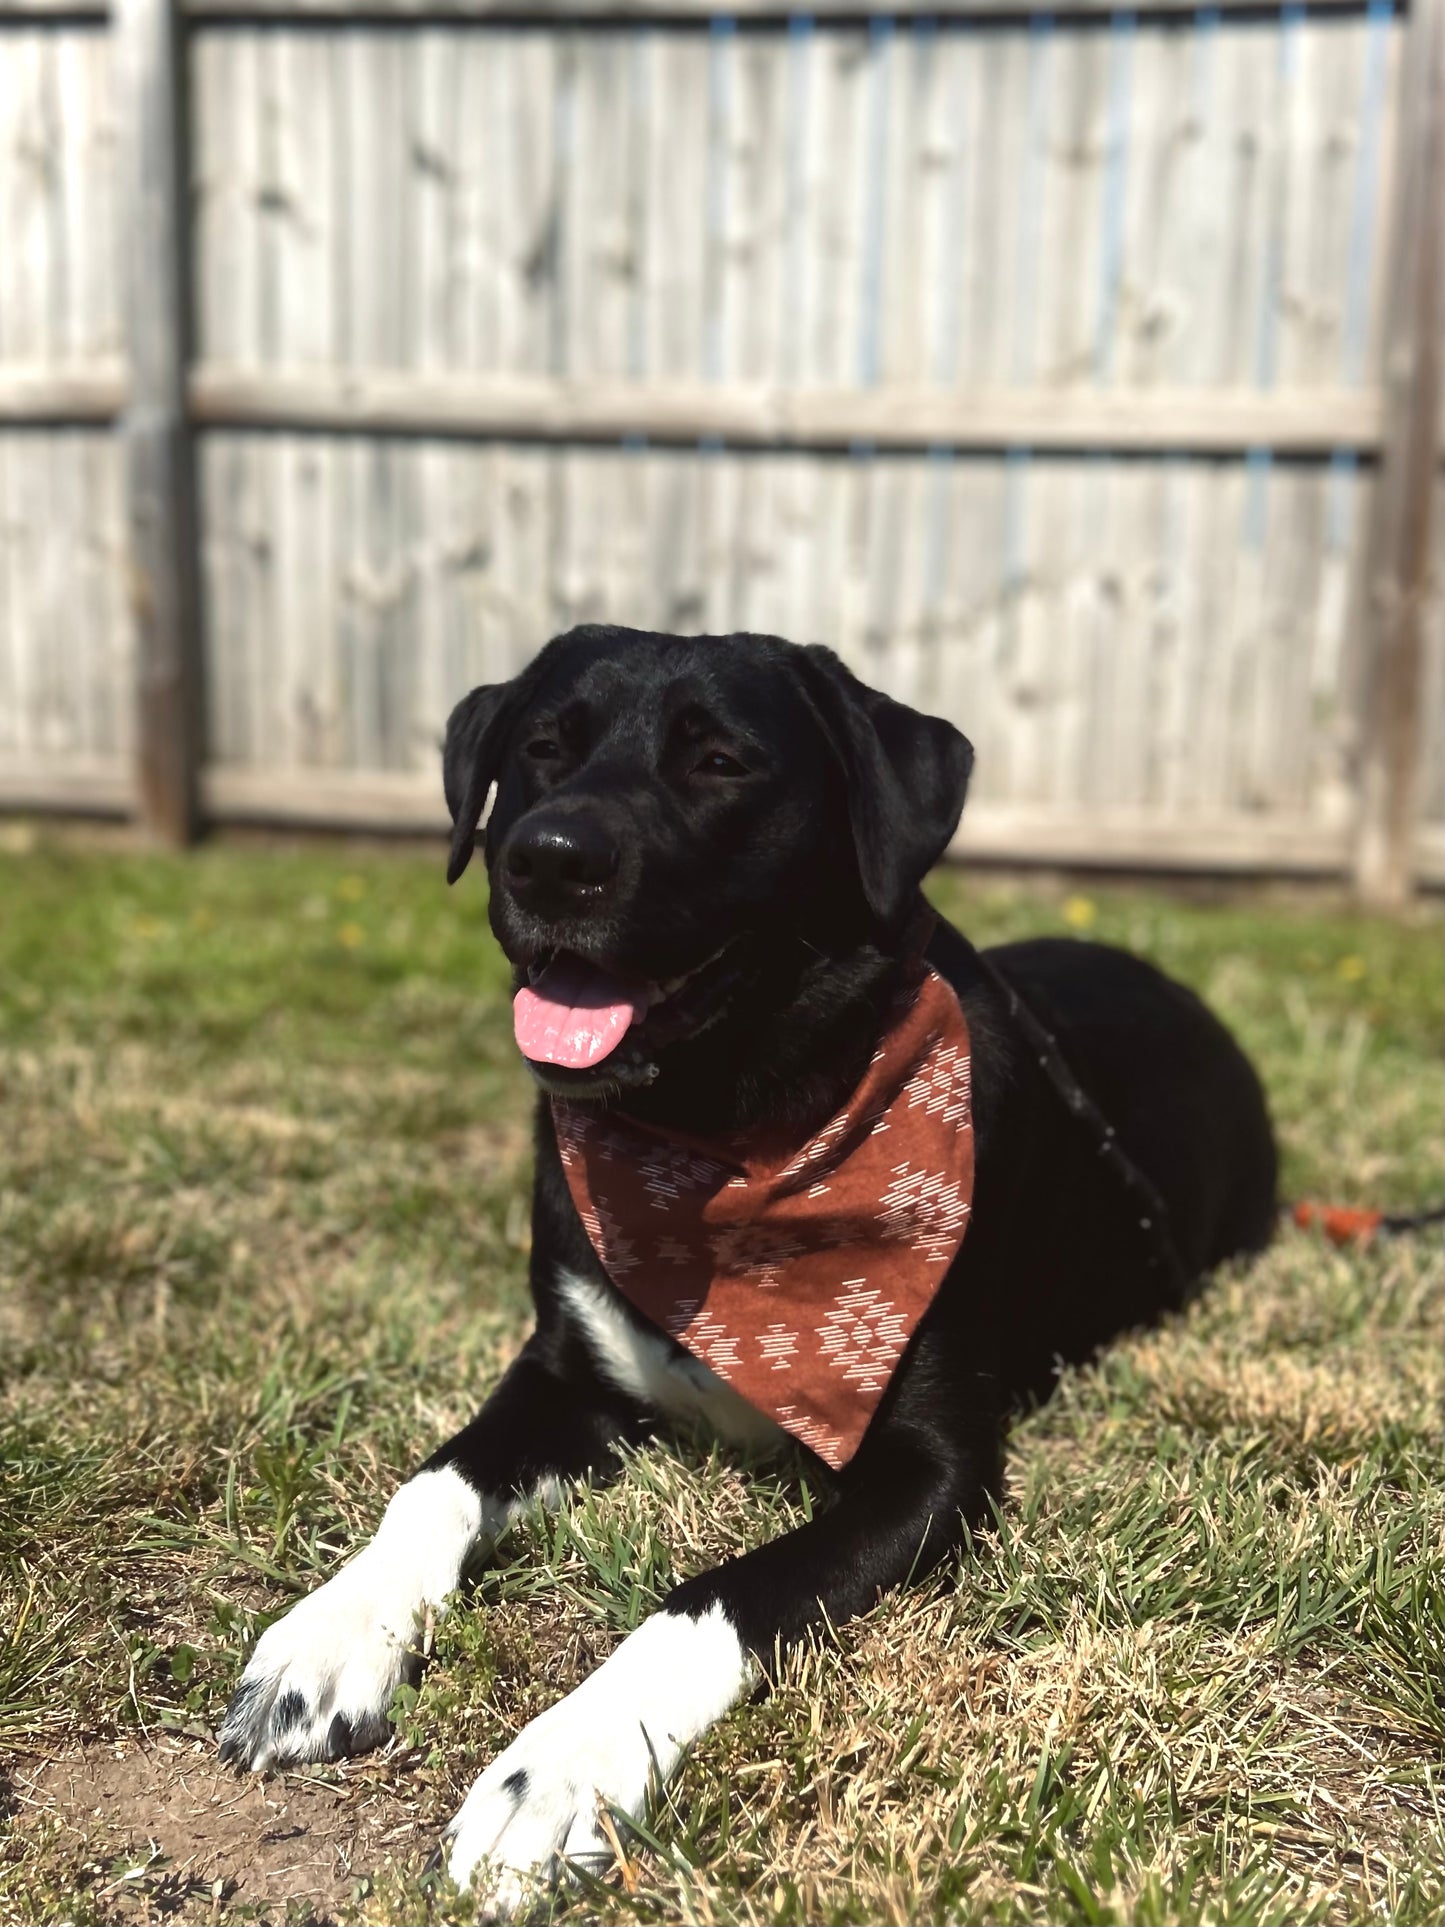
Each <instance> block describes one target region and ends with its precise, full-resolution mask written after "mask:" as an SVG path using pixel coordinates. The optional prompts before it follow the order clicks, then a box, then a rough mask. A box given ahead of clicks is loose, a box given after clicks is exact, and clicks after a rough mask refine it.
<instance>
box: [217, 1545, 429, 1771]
mask: <svg viewBox="0 0 1445 1927" xmlns="http://www.w3.org/2000/svg"><path fill="white" fill-rule="evenodd" d="M388 1577H389V1576H388V1575H387V1574H385V1573H384V1572H382V1571H380V1570H379V1567H378V1561H377V1557H376V1548H375V1547H374V1546H368V1547H367V1548H366V1550H365V1551H364V1552H361V1553H358V1554H357V1556H356V1558H355V1559H353V1560H352V1561H351V1564H350V1565H348V1566H344V1567H343V1568H342V1570H341V1571H340V1572H339V1573H337V1575H336V1577H335V1578H334V1579H329V1580H328V1581H327V1582H326V1584H325V1585H324V1586H322V1587H321V1589H320V1590H319V1591H318V1592H313V1593H311V1594H310V1595H309V1596H308V1597H307V1598H305V1599H303V1600H302V1601H301V1602H300V1604H299V1605H296V1606H294V1607H293V1608H292V1609H291V1611H290V1612H289V1613H287V1615H286V1617H285V1618H284V1619H278V1620H277V1621H276V1623H275V1625H274V1626H268V1627H267V1629H266V1631H265V1632H264V1633H262V1635H261V1637H260V1639H259V1640H258V1641H257V1642H256V1650H255V1652H253V1653H252V1655H251V1658H250V1661H249V1663H248V1664H247V1667H246V1670H245V1672H244V1673H243V1674H242V1675H241V1683H240V1685H239V1686H238V1687H237V1688H236V1691H235V1694H234V1696H233V1698H232V1700H231V1704H230V1705H229V1706H228V1707H227V1709H226V1718H225V1721H224V1723H223V1724H222V1727H221V1758H222V1759H223V1760H227V1761H234V1762H235V1764H236V1765H237V1766H242V1767H252V1768H255V1769H257V1770H258V1771H259V1770H260V1769H261V1768H262V1767H268V1766H282V1765H285V1764H287V1763H288V1762H293V1761H301V1760H339V1759H342V1758H344V1757H345V1756H346V1755H347V1754H349V1753H362V1752H365V1750H366V1749H367V1748H368V1747H371V1746H375V1745H377V1743H378V1742H379V1741H380V1740H382V1739H384V1738H385V1737H386V1731H387V1708H388V1707H389V1706H390V1705H391V1696H392V1694H393V1693H394V1692H395V1691H396V1688H397V1686H398V1685H399V1683H400V1682H401V1681H402V1679H403V1678H405V1677H406V1676H407V1675H408V1673H409V1672H414V1671H415V1670H416V1667H417V1664H418V1661H417V1658H416V1656H415V1650H416V1649H415V1640H416V1634H417V1600H416V1595H415V1591H414V1589H413V1588H412V1587H410V1586H398V1585H396V1584H395V1583H388Z"/></svg>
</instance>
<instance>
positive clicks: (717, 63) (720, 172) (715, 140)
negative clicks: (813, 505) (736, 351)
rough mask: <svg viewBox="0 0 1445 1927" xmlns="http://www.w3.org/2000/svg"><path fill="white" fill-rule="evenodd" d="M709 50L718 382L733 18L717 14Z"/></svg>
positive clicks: (712, 361)
mask: <svg viewBox="0 0 1445 1927" xmlns="http://www.w3.org/2000/svg"><path fill="white" fill-rule="evenodd" d="M708 26H709V30H710V33H711V42H712V44H711V46H710V47H709V49H708V66H707V95H708V119H709V122H710V126H709V128H708V146H707V189H706V194H707V206H706V209H705V210H704V228H703V232H704V233H705V234H706V236H707V246H708V254H709V258H710V259H711V261H712V262H713V263H714V264H715V265H714V273H713V275H712V276H708V275H704V277H703V299H704V301H706V300H707V299H708V297H709V295H712V296H713V300H712V303H711V306H710V307H709V308H708V311H707V313H706V314H705V315H704V316H703V374H704V375H705V377H706V378H707V380H709V381H720V380H721V379H722V373H723V340H724V333H723V324H724V320H725V310H726V306H727V217H728V189H727V165H728V119H729V113H730V109H731V106H732V100H731V93H732V88H731V80H732V58H731V56H732V43H733V36H734V34H735V32H736V30H737V22H736V21H735V20H734V19H733V18H732V17H731V15H729V14H716V15H714V16H713V18H712V19H711V20H710V21H709V22H708Z"/></svg>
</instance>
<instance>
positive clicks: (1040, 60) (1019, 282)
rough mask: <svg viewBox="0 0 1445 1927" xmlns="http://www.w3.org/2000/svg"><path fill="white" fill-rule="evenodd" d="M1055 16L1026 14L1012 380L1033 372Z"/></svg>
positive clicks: (1021, 379) (1023, 378)
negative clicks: (1026, 87) (1024, 112)
mask: <svg viewBox="0 0 1445 1927" xmlns="http://www.w3.org/2000/svg"><path fill="white" fill-rule="evenodd" d="M1053 33H1054V21H1053V15H1052V14H1047V13H1036V14H1033V15H1031V16H1030V18H1029V105H1028V123H1027V126H1026V127H1025V129H1024V143H1025V145H1024V169H1023V181H1022V184H1021V187H1020V192H1019V224H1018V234H1017V247H1016V250H1015V253H1014V316H1015V326H1014V338H1013V370H1012V372H1013V378H1014V380H1015V381H1024V380H1026V379H1027V377H1028V376H1029V375H1031V374H1032V373H1033V372H1034V367H1033V363H1034V353H1033V350H1034V345H1035V338H1036V337H1035V331H1034V303H1035V297H1036V296H1037V293H1038V279H1039V273H1038V269H1039V222H1040V218H1041V213H1042V201H1043V196H1042V193H1041V192H1040V178H1039V176H1040V170H1041V164H1042V161H1043V155H1044V142H1045V137H1046V132H1047V128H1048V116H1047V114H1046V113H1045V107H1044V103H1045V101H1046V100H1047V98H1048V79H1049V51H1050V48H1051V46H1052V44H1053Z"/></svg>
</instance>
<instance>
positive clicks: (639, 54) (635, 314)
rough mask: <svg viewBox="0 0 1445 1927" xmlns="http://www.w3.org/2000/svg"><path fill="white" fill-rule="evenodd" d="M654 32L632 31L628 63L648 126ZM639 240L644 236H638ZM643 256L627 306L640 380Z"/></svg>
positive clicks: (643, 363)
mask: <svg viewBox="0 0 1445 1927" xmlns="http://www.w3.org/2000/svg"><path fill="white" fill-rule="evenodd" d="M651 45H652V36H651V35H649V34H647V33H645V32H637V33H634V34H633V35H632V45H631V48H630V55H631V58H630V59H629V61H628V67H627V87H628V95H629V100H628V105H629V107H630V109H631V118H632V122H633V125H634V126H638V127H646V126H647V124H648V122H649V120H650V119H651V113H652V61H651V59H650V57H649V56H650V52H651ZM635 239H636V240H638V241H639V242H640V240H641V236H640V235H638V236H636V237H635ZM642 269H643V264H642V261H641V259H640V258H639V259H637V260H636V261H634V263H633V273H632V292H631V295H630V297H629V300H628V308H627V372H628V374H629V375H630V376H631V377H632V378H633V380H639V379H641V377H642V376H643V375H645V374H646V372H647V287H646V276H645V275H644V273H643V271H642Z"/></svg>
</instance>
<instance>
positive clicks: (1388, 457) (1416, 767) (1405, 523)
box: [1355, 0, 1445, 906]
mask: <svg viewBox="0 0 1445 1927" xmlns="http://www.w3.org/2000/svg"><path fill="white" fill-rule="evenodd" d="M1409 37H1410V38H1409V59H1408V63H1407V75H1408V77H1407V84H1406V93H1405V104H1404V112H1403V115H1402V118H1401V128H1400V140H1401V149H1402V156H1403V160H1402V168H1401V175H1402V178H1401V182H1400V194H1399V202H1398V218H1397V222H1396V228H1395V235H1394V248H1393V261H1394V266H1393V274H1394V289H1393V292H1394V300H1393V303H1392V308H1391V326H1390V331H1389V337H1388V341H1387V346H1386V358H1385V383H1386V397H1387V402H1386V441H1385V453H1384V458H1383V461H1382V464H1381V473H1380V480H1379V483H1378V486H1377V490H1376V513H1377V520H1376V524H1375V528H1374V532H1373V539H1372V544H1371V549H1370V554H1369V560H1368V564H1367V566H1368V569H1369V576H1368V609H1369V617H1370V633H1371V648H1370V653H1369V656H1368V659H1367V671H1366V682H1365V690H1364V703H1363V710H1362V724H1363V728H1362V758H1361V789H1360V818H1359V830H1358V840H1357V844H1356V851H1355V881H1356V885H1357V887H1358V889H1359V891H1360V894H1361V896H1363V897H1364V898H1365V899H1366V901H1367V902H1371V903H1376V904H1381V905H1385V906H1389V905H1394V904H1399V903H1402V902H1403V901H1404V900H1405V898H1406V897H1407V896H1408V895H1409V891H1410V883H1411V874H1412V868H1413V864H1412V857H1413V847H1412V846H1413V842H1414V829H1415V819H1416V796H1417V793H1418V787H1419V782H1420V744H1421V740H1422V734H1423V726H1422V716H1421V707H1420V705H1421V697H1422V694H1423V691H1424V685H1425V680H1426V671H1425V622H1426V615H1427V610H1428V607H1429V599H1430V596H1431V592H1432V590H1434V591H1435V592H1436V593H1437V594H1438V589H1439V584H1438V581H1432V568H1433V563H1432V550H1433V549H1434V546H1435V544H1434V537H1435V532H1436V513H1435V501H1434V490H1435V485H1436V477H1437V474H1438V468H1439V461H1440V446H1441V436H1440V406H1441V376H1442V359H1445V355H1442V343H1441V336H1442V334H1445V0H1415V6H1414V10H1413V12H1412V14H1411V18H1410V25H1409ZM1436 615H1437V622H1436V626H1437V627H1438V604H1437V609H1436Z"/></svg>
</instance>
